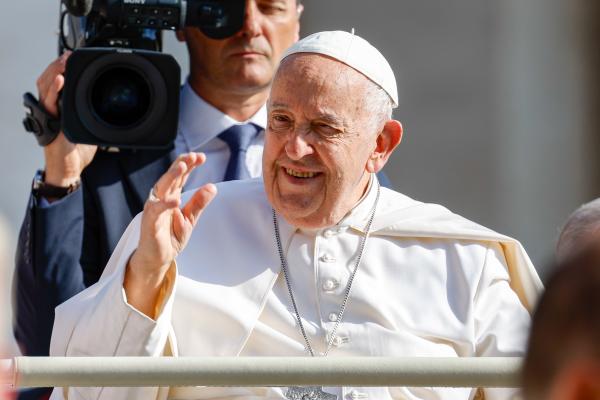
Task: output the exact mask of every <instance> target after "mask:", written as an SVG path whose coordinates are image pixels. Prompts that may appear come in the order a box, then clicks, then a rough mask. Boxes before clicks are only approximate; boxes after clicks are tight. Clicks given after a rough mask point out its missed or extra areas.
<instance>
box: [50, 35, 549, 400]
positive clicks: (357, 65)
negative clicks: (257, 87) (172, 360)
mask: <svg viewBox="0 0 600 400" xmlns="http://www.w3.org/2000/svg"><path fill="white" fill-rule="evenodd" d="M396 105H397V89H396V82H395V78H394V74H393V72H392V69H391V68H390V66H389V64H388V63H387V61H386V60H385V58H384V57H383V56H382V55H381V53H379V51H378V50H377V49H375V48H374V47H373V46H371V45H370V44H369V43H368V42H367V41H365V40H364V39H362V38H360V37H358V36H355V35H353V34H350V33H346V32H321V33H317V34H314V35H311V36H309V37H307V38H305V39H304V40H302V41H300V42H298V43H297V44H296V45H294V46H293V47H292V48H290V49H289V50H288V51H287V53H286V54H285V56H284V58H283V60H282V62H281V66H280V67H279V70H278V72H277V74H276V77H275V80H274V82H273V86H272V89H271V97H270V99H269V102H268V128H267V131H266V137H265V150H264V156H263V172H264V178H263V179H262V180H259V179H255V180H247V181H234V182H227V183H222V184H219V185H217V186H214V185H211V184H209V185H206V186H203V187H201V188H200V189H198V190H196V191H195V192H193V193H189V194H184V195H183V196H182V195H181V188H182V187H183V185H184V183H185V181H186V178H187V177H188V175H189V173H190V171H191V170H192V169H193V168H196V167H200V168H201V166H200V165H201V164H202V163H203V161H204V159H205V157H204V155H202V154H196V153H190V154H186V155H183V156H181V157H179V159H178V160H176V162H175V163H174V164H173V165H172V166H171V168H170V170H169V171H168V172H167V173H165V175H164V176H163V177H162V178H161V179H160V180H159V181H158V182H157V184H156V185H155V187H154V189H153V191H152V193H151V195H150V197H149V199H148V201H147V203H146V206H145V208H144V212H143V213H142V214H140V215H138V216H137V217H136V219H135V220H134V221H133V222H132V223H131V225H130V226H129V228H128V229H127V231H126V232H125V234H124V236H123V238H122V239H121V241H120V243H119V245H118V247H117V249H116V250H115V252H114V254H113V255H112V258H111V260H110V262H109V264H108V266H107V268H106V270H105V272H104V275H103V276H102V279H101V280H100V281H99V282H98V283H97V284H95V285H94V286H92V287H90V288H88V289H87V290H86V291H84V292H82V293H80V294H79V295H77V296H75V297H74V298H72V299H71V300H69V301H67V302H66V303H64V304H63V305H61V306H59V307H58V308H57V313H56V316H57V317H56V323H55V328H54V333H53V339H52V348H51V353H52V354H53V355H55V356H56V355H65V356H83V355H85V356H89V355H94V356H150V357H156V356H163V355H169V356H173V357H178V356H240V357H242V356H299V357H300V356H306V355H312V356H314V357H344V356H399V357H402V356H423V357H427V356H438V357H476V356H519V355H522V354H523V352H524V346H525V342H526V338H527V331H528V327H529V321H530V317H529V311H528V310H529V309H530V307H531V306H532V304H533V303H534V302H535V299H536V296H537V294H538V292H539V291H540V289H541V284H540V281H539V279H538V277H537V275H536V273H535V270H534V269H533V267H532V265H531V263H530V261H529V259H528V257H527V255H526V254H525V252H524V250H523V249H522V247H521V246H520V244H519V243H518V242H516V241H515V240H513V239H511V238H508V237H506V236H503V235H500V234H498V233H495V232H493V231H491V230H489V229H487V228H484V227H482V226H480V225H477V224H475V223H473V222H470V221H468V220H466V219H464V218H462V217H460V216H458V215H456V214H453V213H451V212H450V211H448V210H447V209H445V208H443V207H441V206H439V205H433V204H424V203H421V202H418V201H415V200H413V199H411V198H409V197H407V196H404V195H402V194H400V193H397V192H395V191H392V190H388V189H385V188H382V187H380V185H379V183H378V182H377V178H376V176H375V173H376V172H378V171H380V170H381V169H382V168H383V166H384V165H385V163H386V162H387V160H388V159H389V157H390V155H391V154H392V152H393V151H394V148H395V147H396V146H397V145H398V144H399V143H400V139H401V137H402V126H401V125H400V123H399V122H398V121H395V120H392V119H391V111H392V108H393V107H395V106H396ZM217 188H218V191H219V195H218V196H217V198H216V199H215V200H214V201H212V202H211V200H213V198H215V196H216V195H217ZM209 203H210V205H209ZM311 390H313V389H310V390H309V389H306V388H297V387H291V388H212V387H192V388H103V389H101V388H57V389H55V391H54V393H53V396H54V398H56V399H58V398H63V397H66V396H68V398H69V399H111V400H114V399H155V398H157V399H165V398H173V399H286V398H287V399H297V398H303V397H302V396H303V395H304V394H308V395H309V396H308V397H305V398H310V399H336V398H337V399H340V400H341V399H346V398H367V397H368V398H372V399H472V398H473V397H474V396H475V392H476V390H475V389H469V388H462V389H461V388H455V389H451V388H400V387H398V388H395V387H390V388H357V387H343V388H334V387H325V388H321V389H320V390H319V391H318V392H310V391H311ZM514 395H515V391H514V390H507V389H493V390H486V391H485V396H486V398H487V399H505V398H512V397H513V396H514Z"/></svg>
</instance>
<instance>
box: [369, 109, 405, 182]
mask: <svg viewBox="0 0 600 400" xmlns="http://www.w3.org/2000/svg"><path fill="white" fill-rule="evenodd" d="M401 140H402V124H401V123H400V121H396V120H394V119H391V120H389V121H387V122H386V123H385V125H384V126H383V130H382V131H381V132H379V134H378V135H377V139H376V141H377V143H376V146H375V149H374V150H373V152H372V153H371V155H370V156H369V159H368V160H367V165H366V169H367V172H370V173H373V174H374V173H377V172H379V171H381V170H382V169H383V167H384V165H385V164H386V163H387V161H388V159H389V158H390V156H391V155H392V153H393V152H394V149H395V148H396V146H398V145H399V144H400V141H401Z"/></svg>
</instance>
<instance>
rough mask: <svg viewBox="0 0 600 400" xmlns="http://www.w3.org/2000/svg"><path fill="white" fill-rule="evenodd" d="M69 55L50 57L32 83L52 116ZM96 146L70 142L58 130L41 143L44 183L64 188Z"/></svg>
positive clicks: (74, 178)
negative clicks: (53, 137)
mask: <svg viewBox="0 0 600 400" xmlns="http://www.w3.org/2000/svg"><path fill="white" fill-rule="evenodd" d="M70 54H71V52H65V53H64V54H63V55H62V56H60V57H59V58H57V59H56V60H54V61H53V62H52V63H51V64H50V65H48V67H47V68H46V69H45V70H44V72H43V73H42V75H40V77H39V78H38V80H37V82H36V84H37V89H38V96H39V99H40V103H41V104H42V105H43V106H44V108H46V111H48V113H50V114H52V115H53V116H55V117H56V116H58V98H59V93H60V91H61V90H62V88H63V86H64V84H65V77H64V75H63V74H64V72H65V67H66V64H67V59H68V58H69V55H70ZM96 149H97V146H93V145H87V144H73V143H71V142H69V140H68V139H67V138H66V137H65V135H64V133H63V132H60V133H59V134H58V136H57V137H56V139H54V140H53V141H52V143H50V144H48V145H47V146H44V159H45V162H46V176H45V182H46V183H49V184H51V185H55V186H64V187H66V186H69V185H70V184H72V183H75V182H76V181H77V180H78V179H79V178H80V176H81V172H82V171H83V169H84V168H85V167H87V166H88V165H89V164H90V162H92V159H93V158H94V154H96Z"/></svg>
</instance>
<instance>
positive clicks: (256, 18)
mask: <svg viewBox="0 0 600 400" xmlns="http://www.w3.org/2000/svg"><path fill="white" fill-rule="evenodd" d="M260 18H261V14H260V11H259V10H258V7H257V5H256V0H246V11H245V13H244V25H242V30H241V31H240V33H241V34H242V36H245V37H247V38H252V37H255V36H258V35H259V34H260Z"/></svg>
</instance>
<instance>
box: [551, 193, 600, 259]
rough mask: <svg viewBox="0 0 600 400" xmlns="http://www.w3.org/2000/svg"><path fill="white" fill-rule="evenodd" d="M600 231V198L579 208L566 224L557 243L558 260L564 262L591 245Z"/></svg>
mask: <svg viewBox="0 0 600 400" xmlns="http://www.w3.org/2000/svg"><path fill="white" fill-rule="evenodd" d="M599 230H600V198H597V199H595V200H592V201H590V202H589V203H586V204H584V205H582V206H581V207H579V208H578V209H577V210H575V211H573V213H572V214H571V215H570V216H569V218H568V219H567V222H565V225H564V226H563V228H562V231H561V232H560V235H559V237H558V241H557V243H556V258H557V259H558V260H564V259H566V258H568V257H570V256H572V255H574V254H575V253H576V252H578V251H580V250H582V249H583V248H584V247H585V245H587V244H589V240H590V238H591V237H592V236H593V234H594V233H596V232H597V231H599Z"/></svg>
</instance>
